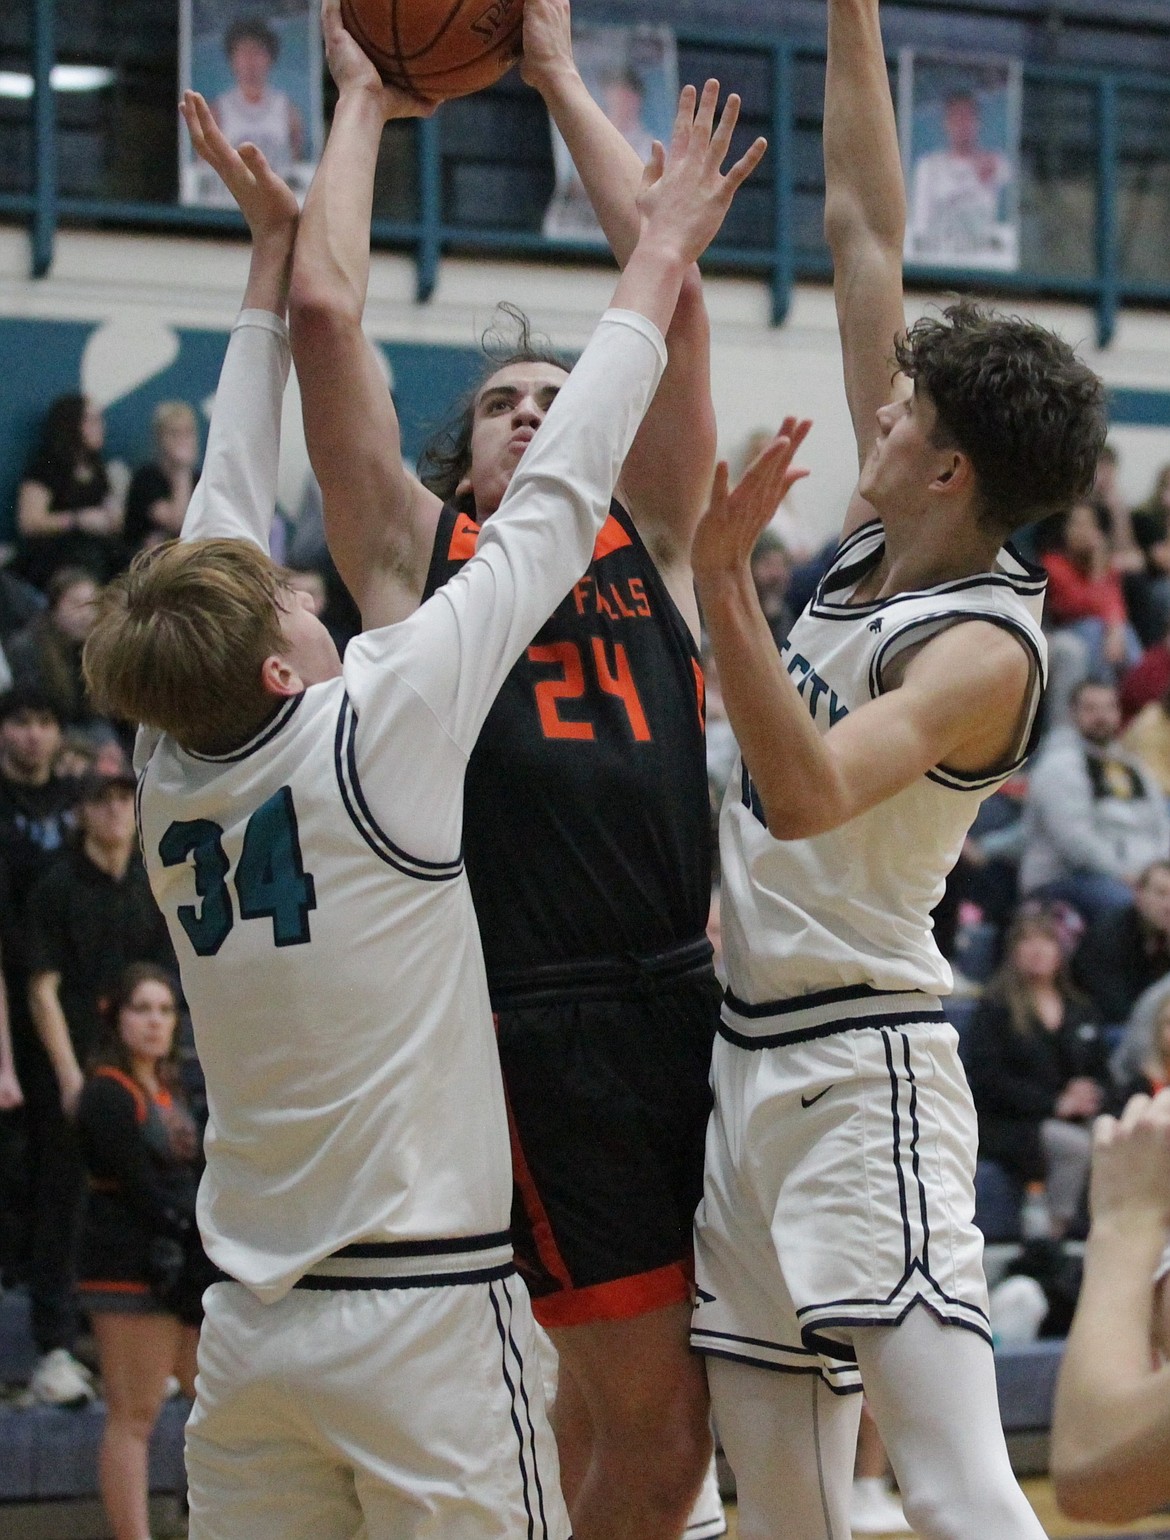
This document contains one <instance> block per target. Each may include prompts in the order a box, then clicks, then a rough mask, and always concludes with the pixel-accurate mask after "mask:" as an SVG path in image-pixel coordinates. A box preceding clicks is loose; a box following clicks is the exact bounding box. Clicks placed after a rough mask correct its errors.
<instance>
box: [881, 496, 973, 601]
mask: <svg viewBox="0 0 1170 1540" xmlns="http://www.w3.org/2000/svg"><path fill="white" fill-rule="evenodd" d="M882 524H883V527H884V528H885V532H886V545H885V552H884V554H883V556H882V563H881V568H880V583H881V587H880V590H879V594H878V597H880V598H882V599H888V598H892V597H893V596H894V595H895V594H900V593H906V592H908V591H909V590H912V589H918V588H933V587H935V585H936V584H938V583H949V582H951V581H952V580H953V579H955V578H963V577H971V576H972V575H973V574H975V573H978V572H990V571H991V570H992V568H993V567H994V566H995V559H996V557H997V556H998V555H999V551H1000V547H1001V545H1002V544H1003V542H1002V540H1001V539H1000V538H999V536H998V535H995V534H988V533H987V531H986V530H984V529H982V528H981V527H980V526H979V525H978V524H976V522H975V520H974V518H973V517H967V518H964V519H962V520H960V519H954V520H947V521H946V522H943V521H941V520H936V519H933V518H932V517H931V515H930V513H929V511H926V512H924V514H923V515H921V516H920V517H917V518H914V519H907V520H904V521H903V520H897V521H896V522H895V521H892V520H891V521H890V522H889V523H887V522H886V521H885V519H883V520H882Z"/></svg>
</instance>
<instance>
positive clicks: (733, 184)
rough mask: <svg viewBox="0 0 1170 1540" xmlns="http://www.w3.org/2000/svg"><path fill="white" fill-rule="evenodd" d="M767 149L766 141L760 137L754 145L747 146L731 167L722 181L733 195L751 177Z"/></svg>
mask: <svg viewBox="0 0 1170 1540" xmlns="http://www.w3.org/2000/svg"><path fill="white" fill-rule="evenodd" d="M767 149H768V141H767V140H766V139H765V138H764V137H763V135H761V136H760V137H759V138H758V139H756V140H755V141H754V143H752V144H750V145H749V146H748V148H747V149H746V150H745V151H744V153H743V154H742V155H741V156H740V157H739V159H738V160H737V161H736V163H735V165H734V166H732V168H731V170H730V171H729V172H728V173H727V175H726V176H725V177H724V179H723V180H724V183H725V185H726V186H727V187H729V188H730V189H731V191H732V192H733V193H734V192H737V191H738V190H739V188H740V187H742V186H743V184H744V182H746V181H747V179H748V177H749V176H751V174H752V172H753V171H754V170H755V169H756V167H757V166H758V165H759V164H760V162H761V161H762V160H763V158H764V155H765V153H766V152H767Z"/></svg>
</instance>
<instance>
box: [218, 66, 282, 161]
mask: <svg viewBox="0 0 1170 1540" xmlns="http://www.w3.org/2000/svg"><path fill="white" fill-rule="evenodd" d="M215 115H216V118H217V119H218V121H219V126H220V128H221V129H222V130H223V134H224V138H225V139H226V140H227V141H228V143H229V144H230V145H232V146H233V147H238V146H239V145H241V144H254V145H255V146H256V148H257V149H258V150H260V151H262V152H263V154H264V158H265V159H266V160H267V162H268V164H269V165H270V166H271V167H272V169H273V171H275V172H276V174H277V175H278V176H287V175H288V173H289V172H290V171H291V170H292V165H293V117H292V103H291V102H290V101H289V99H288V97H287V96H286V95H285V93H284V92H283V91H274V90H266V91H265V92H264V95H263V96H262V97H261V98H260V100H259V101H258V102H250V101H249V100H248V98H247V97H246V96H245V95H244V93H243V92H242V91H241V90H240V88H239V86H233V88H232V89H231V90H230V91H225V92H224V93H223V95H222V96H218V97H216V100H215Z"/></svg>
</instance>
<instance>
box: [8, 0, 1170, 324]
mask: <svg viewBox="0 0 1170 1540" xmlns="http://www.w3.org/2000/svg"><path fill="white" fill-rule="evenodd" d="M32 17H33V33H32V38H33V50H32V53H33V57H32V65H33V76H34V96H33V101H32V104H31V105H32V130H33V135H32V137H33V177H32V191H31V192H30V193H28V194H13V193H5V194H0V216H7V217H18V218H22V219H26V220H27V221H28V224H29V229H30V236H31V248H32V262H31V265H32V272H33V274H34V276H36V277H41V276H43V275H44V274H46V273H47V272H48V271H49V270H50V267H51V265H52V259H53V248H54V241H55V237H56V232H57V228H58V225H59V223H60V221H61V220H62V219H74V220H79V221H92V222H100V223H102V224H105V225H110V224H114V225H119V224H121V225H136V226H143V225H147V226H154V227H156V228H159V227H161V228H175V229H181V230H185V231H190V232H200V231H207V230H217V229H219V230H222V229H240V230H242V229H243V223H242V221H241V219H240V217H239V216H238V215H237V214H236V213H234V212H233V211H230V210H222V209H202V208H191V207H180V206H177V205H172V204H160V203H143V202H126V201H113V200H108V201H107V200H104V199H100V198H92V197H89V198H79V197H68V196H64V195H62V194H61V193H60V190H59V184H58V174H57V156H56V121H55V110H54V102H53V93H52V90H51V88H50V85H49V71H50V69H51V67H52V63H53V58H54V27H53V0H33V8H32ZM679 42H680V44H682V45H683V46H684V47H689V48H695V49H698V50H702V49H704V48H722V49H733V50H735V51H745V52H748V53H759V54H762V55H764V56H766V57H768V58H770V61H771V66H772V68H771V75H772V99H771V103H770V107H771V111H770V137H771V141H772V150H771V153H770V154H769V157H768V160H767V161H766V163H765V169H764V170H762V171H761V172H759V173H757V175H759V176H771V179H772V185H771V191H772V223H771V230H770V232H769V233H770V240H769V243H768V244H767V245H761V246H760V247H758V248H756V247H735V246H730V245H717V246H715V247H713V248H712V251H711V252H710V254H709V257H708V262H709V264H710V265H712V266H714V267H717V268H718V269H720V270H723V271H730V272H737V273H750V274H754V275H759V276H761V277H763V278H765V279H766V280H767V281H768V282H769V283H770V286H771V294H772V318H773V321H774V323H776V324H780V323H781V322H782V321H783V320H784V319H785V317H786V315H787V313H788V308H789V305H790V303H791V297H792V291H793V287H794V285H795V283H796V282H797V281H798V280H801V279H803V280H812V281H817V282H820V281H824V280H826V279H828V278H829V277H830V276H831V272H830V267H829V261H828V255H827V252H826V251H825V250H824V248H823V247H822V248H820V249H807V248H801V247H800V246H798V244H797V242H796V239H795V234H794V211H795V208H796V202H797V187H796V182H795V168H794V140H795V135H796V131H797V119H796V91H795V74H796V67H797V64H798V63H805V62H809V61H811V62H813V63H823V60H824V51H823V49H818V48H816V47H810V46H808V45H804V44H793V43H791V42H786V41H784V40H782V39H780V40H778V39H776V38H775V37H767V36H761V35H745V34H743V33H738V34H737V33H732V32H719V33H715V32H710V31H698V30H691V29H686V28H682V29H680V30H679ZM1024 80H1025V91H1026V90H1027V88H1028V86H1029V85H1030V84H1031V85H1034V86H1041V85H1043V86H1048V87H1072V88H1076V89H1079V90H1080V91H1082V92H1084V93H1086V95H1090V94H1091V97H1092V102H1093V107H1092V111H1093V114H1094V117H1095V128H1096V145H1095V155H1094V154H1093V153H1092V152H1090V155H1089V158H1090V159H1091V160H1094V161H1095V165H1094V173H1095V175H1094V181H1095V194H1096V207H1095V214H1094V234H1093V238H1092V269H1091V271H1090V272H1089V273H1088V274H1085V275H1083V276H1081V275H1070V274H1067V273H1060V272H1055V271H1049V270H1045V269H1044V268H1030V269H1027V270H1020V271H1018V272H1014V273H990V272H985V271H963V270H958V269H955V268H945V269H944V268H930V267H923V266H917V265H914V266H908V267H907V270H906V276H907V280H908V282H909V283H911V284H919V285H924V286H929V287H945V288H948V289H964V288H973V289H978V290H983V291H988V292H992V293H1002V294H1023V293H1034V294H1045V295H1052V296H1057V297H1060V298H1064V299H1070V300H1076V301H1079V302H1081V303H1084V304H1086V305H1089V306H1091V307H1093V308H1094V309H1095V312H1096V317H1097V332H1098V340H1099V341H1100V343H1101V344H1102V345H1105V344H1107V343H1108V342H1109V340H1110V339H1111V338H1112V336H1113V332H1114V329H1115V326H1116V320H1117V313H1118V310H1119V308H1120V307H1121V306H1123V305H1125V304H1127V303H1130V304H1132V303H1142V304H1154V305H1170V279H1168V280H1167V281H1165V282H1159V281H1156V280H1149V279H1138V278H1133V279H1130V278H1127V277H1126V275H1125V274H1124V273H1123V272H1122V271H1121V265H1120V260H1119V247H1118V197H1117V187H1118V177H1119V171H1120V166H1121V155H1120V132H1119V111H1120V108H1121V105H1122V103H1123V102H1124V101H1126V100H1128V99H1130V98H1131V97H1132V96H1133V95H1134V94H1135V93H1143V94H1147V95H1148V94H1150V93H1153V94H1156V95H1159V96H1164V97H1167V98H1170V79H1167V78H1165V77H1158V76H1155V75H1150V76H1138V75H1121V74H1117V73H1108V72H1105V71H1094V70H1091V69H1085V68H1064V67H1059V66H1048V65H1027V66H1025V70H1024ZM728 83H729V84H733V82H728ZM414 153H415V158H416V173H417V185H418V205H417V217H416V218H415V219H413V220H383V219H376V220H375V221H374V225H373V232H372V233H373V239H374V241H375V243H376V244H378V245H381V246H391V247H397V248H399V249H405V250H407V251H409V252H410V253H411V255H412V256H413V259H414V263H415V270H416V293H417V296H418V299H419V300H420V301H426V300H427V299H429V298H430V296H431V295H432V293H433V292H434V288H435V284H436V282H437V279H438V273H439V267H440V263H441V261H442V258H443V254H444V252H446V251H449V250H451V249H452V248H455V247H457V248H458V249H459V250H461V251H464V252H467V251H471V252H483V253H485V254H486V253H501V254H504V253H507V254H512V255H517V256H523V255H527V256H540V255H551V254H555V255H556V256H558V257H563V256H566V255H569V256H572V255H575V254H579V255H588V256H592V257H594V258H596V256H597V248H596V247H590V246H587V245H580V246H577V245H573V244H570V243H565V242H560V241H557V242H550V241H547V240H545V239H544V237H543V236H541V235H539V234H537V233H535V232H529V231H516V230H508V229H503V228H485V227H483V226H472V225H463V224H449V223H446V222H445V221H444V218H443V195H442V147H441V140H440V125H439V122H438V120H437V119H433V118H432V119H429V120H424V121H421V122H420V123H419V125H418V128H417V133H416V137H415V152H414Z"/></svg>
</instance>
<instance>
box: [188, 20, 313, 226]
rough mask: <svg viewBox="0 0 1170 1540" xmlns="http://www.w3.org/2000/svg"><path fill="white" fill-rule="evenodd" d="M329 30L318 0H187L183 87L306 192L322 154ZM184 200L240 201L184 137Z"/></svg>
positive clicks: (231, 136) (234, 140) (228, 131)
mask: <svg viewBox="0 0 1170 1540" xmlns="http://www.w3.org/2000/svg"><path fill="white" fill-rule="evenodd" d="M321 68H322V60H321V31H320V26H319V23H318V20H317V6H316V4H315V3H314V0H259V3H257V0H180V7H179V89H180V91H186V90H193V91H198V92H199V93H200V94H201V95H202V96H204V97H206V98H207V100H208V102H210V104H211V110H212V112H213V113H214V115H215V120H216V122H217V123H218V124H219V126H220V128H221V129H222V130H223V132H224V134H225V135H226V136H227V138H228V140H229V142H230V143H231V144H233V145H240V144H243V143H244V142H245V141H251V143H252V144H255V145H257V146H258V147H259V148H260V149H261V150H262V151H263V152H264V155H265V156H266V157H267V160H268V163H269V165H270V166H271V167H272V169H273V170H274V171H275V172H277V174H278V175H279V176H281V177H283V178H284V180H285V181H286V182H287V183H288V184H289V186H290V187H291V188H292V190H293V192H294V193H296V195H297V199H298V201H300V200H302V199H303V198H304V195H305V193H306V191H307V190H308V186H309V183H310V181H311V180H312V177H313V170H314V167H315V166H316V164H317V162H318V160H319V159H320V158H321V148H322V144H323V142H324V119H323V107H322V98H321ZM179 198H180V201H181V202H183V203H197V204H202V205H203V206H204V207H212V208H234V207H235V204H234V203H233V202H232V199H231V195H230V194H229V193H228V192H227V189H226V188H225V187H224V185H223V183H222V182H221V181H220V180H219V178H218V177H217V176H216V174H215V172H214V171H212V170H211V168H210V167H209V166H206V165H204V164H203V162H202V161H201V160H200V159H199V158H198V156H197V155H196V154H195V153H194V151H193V150H192V148H191V141H190V138H189V136H188V135H187V134H180V135H179Z"/></svg>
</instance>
